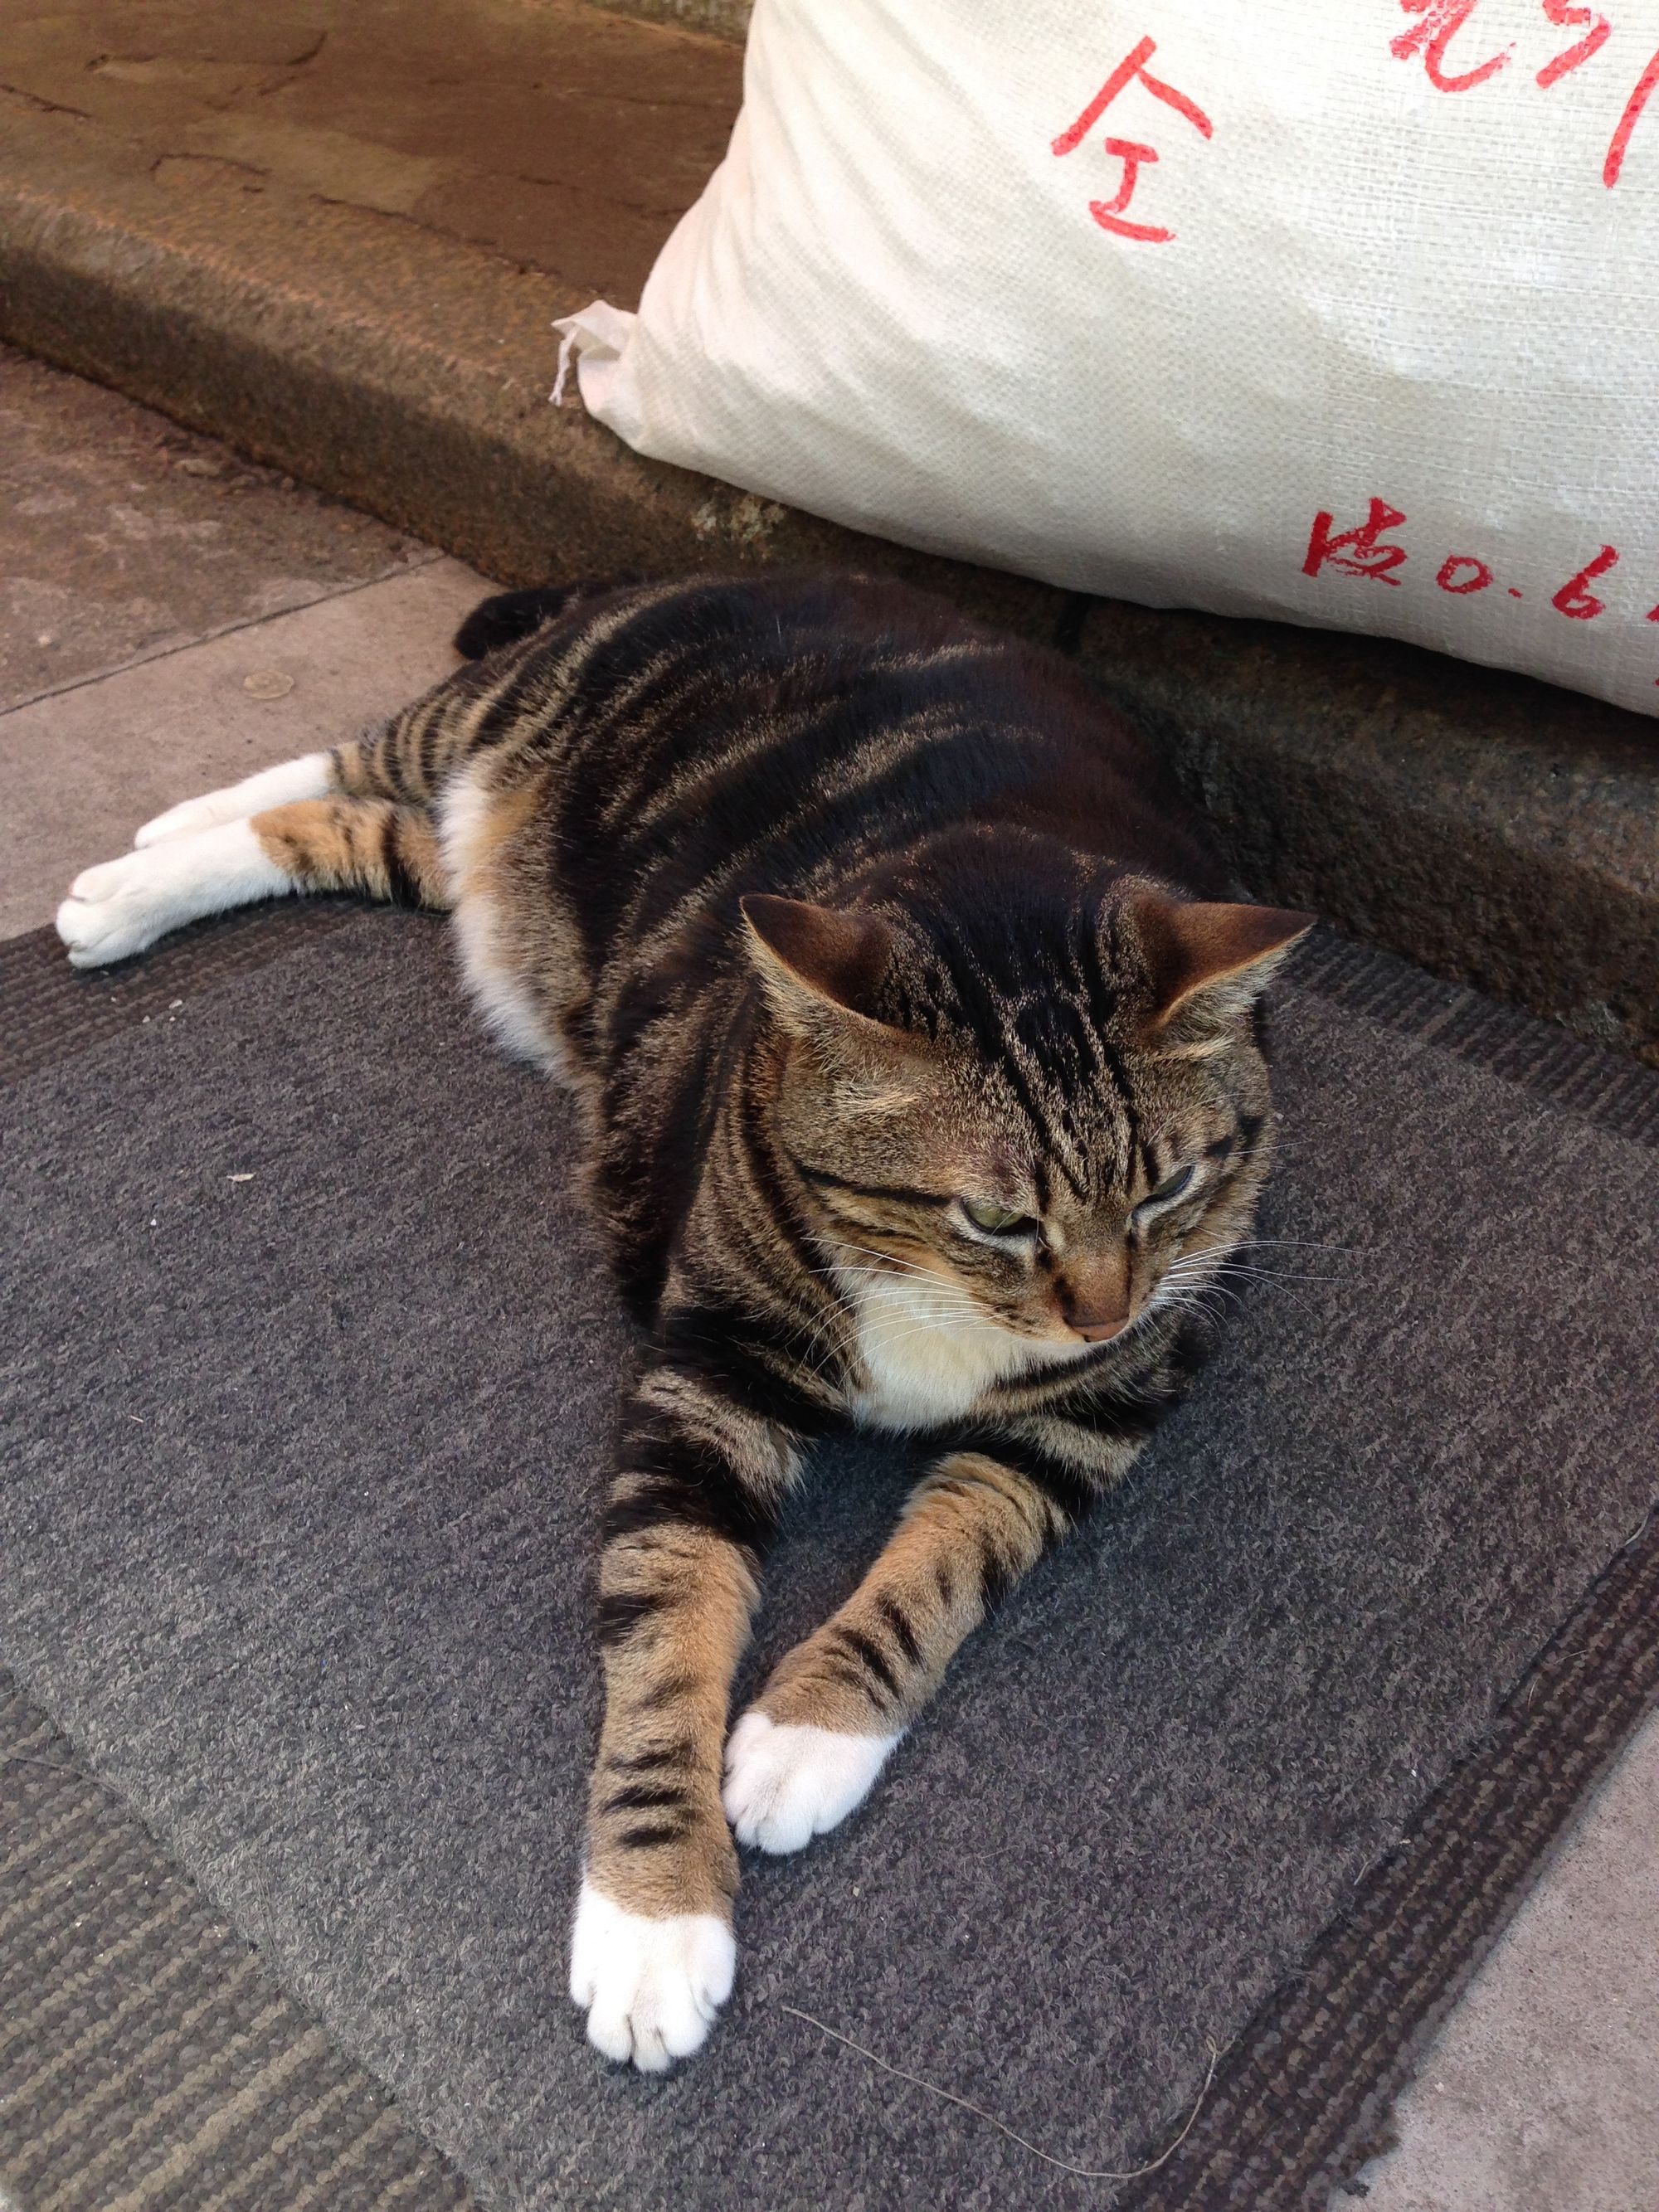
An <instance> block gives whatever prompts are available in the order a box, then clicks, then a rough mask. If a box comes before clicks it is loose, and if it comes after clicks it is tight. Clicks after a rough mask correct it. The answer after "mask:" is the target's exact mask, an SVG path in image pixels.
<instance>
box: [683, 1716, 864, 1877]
mask: <svg viewBox="0 0 1659 2212" xmlns="http://www.w3.org/2000/svg"><path fill="white" fill-rule="evenodd" d="M897 1741H898V1738H897V1736H896V1735H848V1734H847V1733H846V1732H845V1731H844V1730H842V1729H823V1728H811V1727H809V1726H806V1725H805V1724H803V1723H794V1722H788V1721H775V1720H773V1719H772V1718H771V1717H770V1716H769V1714H766V1713H763V1712H761V1711H759V1710H758V1709H757V1710H756V1711H751V1712H747V1713H745V1714H744V1717H743V1718H742V1719H741V1720H740V1721H739V1722H738V1724H737V1726H736V1728H734V1729H732V1735H731V1739H730V1741H728V1742H727V1744H726V1787H725V1789H724V1790H722V1792H721V1793H720V1794H721V1802H723V1804H724V1805H725V1807H726V1819H727V1820H729V1821H730V1822H731V1823H732V1833H733V1834H734V1835H735V1836H736V1838H737V1839H738V1842H739V1843H740V1844H755V1845H756V1846H757V1849H759V1850H763V1851H798V1850H800V1849H801V1847H802V1845H803V1844H810V1843H811V1840H812V1838H813V1837H814V1836H821V1835H823V1832H824V1831H825V1830H826V1829H827V1828H833V1827H834V1826H836V1823H837V1822H838V1821H841V1820H845V1819H846V1818H847V1815H848V1814H849V1813H850V1812H851V1811H852V1809H853V1808H854V1806H855V1805H859V1804H861V1803H862V1802H864V1799H865V1798H866V1796H868V1795H869V1792H870V1786H871V1784H872V1783H873V1782H874V1780H875V1778H876V1777H877V1775H878V1774H879V1773H880V1771H881V1770H882V1767H883V1765H884V1764H885V1762H886V1759H887V1754H888V1753H889V1752H890V1751H891V1750H892V1748H893V1746H894V1745H895V1744H896V1742H897Z"/></svg>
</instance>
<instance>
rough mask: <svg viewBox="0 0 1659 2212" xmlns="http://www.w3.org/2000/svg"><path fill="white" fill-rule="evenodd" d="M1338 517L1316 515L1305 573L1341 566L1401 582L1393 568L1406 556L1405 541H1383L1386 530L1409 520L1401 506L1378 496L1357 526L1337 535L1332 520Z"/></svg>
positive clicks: (1351, 571) (1357, 573)
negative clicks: (1333, 529)
mask: <svg viewBox="0 0 1659 2212" xmlns="http://www.w3.org/2000/svg"><path fill="white" fill-rule="evenodd" d="M1333 520H1334V517H1333V516H1331V515H1329V514H1324V513H1320V514H1316V515H1315V517H1314V526H1313V530H1312V532H1311V534H1310V537H1309V539H1308V557H1307V559H1306V560H1305V561H1304V562H1303V563H1302V573H1303V574H1304V576H1316V575H1317V574H1319V572H1320V570H1321V569H1322V568H1327V567H1329V568H1340V569H1341V570H1342V571H1343V572H1344V574H1346V575H1350V576H1374V577H1375V578H1376V580H1377V582H1378V583H1380V584H1398V583H1399V581H1400V579H1399V577H1398V576H1395V575H1391V574H1389V570H1390V569H1393V568H1398V567H1399V566H1400V564H1401V562H1402V561H1403V560H1404V559H1405V557H1406V549H1405V547H1404V546H1403V545H1384V544H1382V543H1381V542H1380V541H1381V539H1382V536H1383V532H1384V531H1385V530H1397V529H1398V528H1399V527H1400V526H1401V523H1402V522H1404V520H1406V518H1405V516H1404V515H1403V514H1401V512H1400V509H1399V508H1398V507H1390V506H1389V502H1388V501H1387V500H1385V499H1374V500H1373V501H1371V511H1370V513H1369V514H1368V515H1367V516H1366V518H1365V520H1364V521H1363V522H1362V523H1361V524H1360V525H1359V526H1358V528H1357V529H1354V530H1345V531H1343V532H1341V533H1340V536H1338V537H1335V538H1333V537H1332V535H1331V524H1332V522H1333Z"/></svg>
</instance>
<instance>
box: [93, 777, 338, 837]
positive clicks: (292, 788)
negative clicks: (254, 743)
mask: <svg viewBox="0 0 1659 2212" xmlns="http://www.w3.org/2000/svg"><path fill="white" fill-rule="evenodd" d="M329 769H330V756H329V755H328V754H327V753H302V754H301V757H300V758H299V759H298V760H291V761H283V762H282V763H280V764H279V765H278V766H277V767H276V768H266V769H260V771H259V773H258V775H245V776H244V777H243V778H242V781H240V783H228V784H227V785H226V786H225V787H224V789H223V790H222V791H210V792H208V793H206V794H205V795H204V797H203V798H201V799H185V802H184V804H183V805H180V806H169V807H168V809H167V812H166V813H165V814H158V815H157V816H156V817H155V820H154V821H153V822H146V823H145V824H144V826H143V829H141V830H140V831H139V832H138V834H137V836H136V837H135V838H134V839H133V841H132V842H133V843H134V845H135V846H137V847H138V848H140V849H142V848H143V847H144V846H146V845H159V844H160V843H161V842H162V841H163V840H164V839H166V838H168V837H188V836H193V835H194V834H195V833H196V831H197V830H199V829H217V828H218V826H219V824H220V823H222V822H245V821H246V819H247V817H248V816H249V815H250V814H263V813H264V811H265V809H266V808H267V807H268V806H288V805H292V803H293V802H294V801H295V799H321V798H323V797H325V795H326V793H328V792H329V791H330V790H331V787H332V786H331V781H330V775H329Z"/></svg>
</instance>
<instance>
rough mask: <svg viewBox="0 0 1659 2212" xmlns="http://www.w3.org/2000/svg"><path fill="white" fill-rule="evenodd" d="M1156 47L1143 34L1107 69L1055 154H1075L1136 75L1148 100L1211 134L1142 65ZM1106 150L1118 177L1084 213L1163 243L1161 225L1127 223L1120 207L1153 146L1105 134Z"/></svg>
mask: <svg viewBox="0 0 1659 2212" xmlns="http://www.w3.org/2000/svg"><path fill="white" fill-rule="evenodd" d="M1156 52H1158V41H1157V40H1155V39H1143V40H1141V42H1140V44H1139V46H1137V47H1136V48H1135V49H1134V52H1133V53H1131V54H1129V55H1128V56H1127V58H1125V59H1124V60H1123V61H1121V62H1120V63H1119V64H1118V65H1117V67H1116V68H1115V70H1113V71H1112V74H1111V75H1110V76H1109V77H1108V78H1107V80H1106V82H1105V83H1104V84H1103V85H1102V87H1101V88H1100V90H1099V91H1098V92H1097V94H1095V96H1094V98H1093V99H1092V100H1091V101H1090V102H1089V105H1088V106H1086V107H1085V109H1084V111H1083V112H1082V114H1081V115H1079V118H1078V119H1077V121H1076V122H1075V123H1074V124H1073V125H1072V127H1071V129H1070V130H1069V131H1061V132H1060V136H1059V137H1058V138H1056V139H1055V140H1054V147H1053V150H1054V152H1055V153H1056V154H1072V153H1075V152H1076V150H1077V149H1078V148H1079V146H1080V145H1081V144H1082V143H1083V142H1084V140H1085V138H1086V137H1088V135H1089V133H1090V132H1091V131H1092V130H1093V129H1094V127H1095V125H1096V124H1097V123H1098V122H1099V120H1100V118H1101V117H1102V116H1103V114H1104V113H1105V112H1106V110H1107V109H1108V108H1109V106H1111V104H1112V102H1113V101H1114V100H1115V99H1116V98H1117V96H1118V94H1119V93H1121V92H1122V91H1124V90H1125V89H1126V88H1127V87H1128V86H1129V85H1130V84H1132V83H1133V82H1134V81H1135V79H1136V78H1137V77H1138V78H1139V81H1140V82H1141V83H1142V84H1143V85H1144V86H1145V87H1146V90H1147V91H1148V92H1150V93H1151V94H1152V97H1153V99H1154V100H1162V101H1163V102H1164V106H1166V107H1173V108H1174V110H1175V112H1176V114H1177V115H1184V116H1185V117H1186V118H1187V120H1188V123H1190V124H1191V125H1192V126H1193V128H1194V130H1195V131H1197V132H1198V134H1199V136H1200V137H1203V138H1209V137H1213V135H1214V130H1215V126H1214V125H1213V124H1212V122H1211V121H1210V118H1209V117H1208V116H1207V115H1206V113H1205V112H1204V111H1203V109H1202V108H1201V107H1200V106H1196V105H1195V104H1194V102H1193V101H1192V100H1188V97H1187V95H1186V94H1185V93H1184V92H1177V91H1176V88H1175V87H1174V86H1173V85H1172V84H1165V83H1164V80H1163V78H1162V77H1158V76H1153V75H1152V71H1151V70H1149V69H1148V68H1147V67H1146V64H1147V63H1148V62H1149V61H1151V59H1152V56H1153V55H1154V54H1155V53H1156ZM1105 145H1106V151H1107V152H1108V153H1109V155H1111V156H1112V158H1113V160H1114V161H1121V162H1122V164H1123V181H1122V183H1121V185H1119V186H1118V189H1117V195H1116V197H1115V198H1114V199H1109V200H1091V201H1090V203H1089V212H1090V214H1091V216H1093V217H1094V219H1095V221H1096V222H1097V223H1098V224H1099V225H1100V227H1101V228H1102V229H1103V230H1109V231H1111V232H1113V233H1115V235H1116V236H1117V237H1119V238H1133V239H1137V240H1141V241H1142V242H1143V243H1145V244H1147V245H1152V246H1165V245H1167V244H1168V243H1169V241H1170V239H1172V238H1173V237H1174V236H1175V233H1174V231H1172V230H1164V229H1161V228H1159V227H1158V225H1157V224H1155V223H1150V222H1128V221H1127V219H1126V218H1125V216H1124V213H1123V210H1124V209H1125V208H1127V206H1128V204H1129V202H1130V201H1131V199H1133V197H1134V189H1135V182H1136V179H1138V178H1139V174H1140V172H1141V169H1142V168H1143V167H1144V166H1145V165H1146V163H1147V162H1149V161H1157V159H1158V149H1157V148H1156V147H1155V146H1143V145H1140V144H1139V143H1137V142H1136V141H1135V140H1134V139H1132V138H1108V139H1107V140H1106V142H1105Z"/></svg>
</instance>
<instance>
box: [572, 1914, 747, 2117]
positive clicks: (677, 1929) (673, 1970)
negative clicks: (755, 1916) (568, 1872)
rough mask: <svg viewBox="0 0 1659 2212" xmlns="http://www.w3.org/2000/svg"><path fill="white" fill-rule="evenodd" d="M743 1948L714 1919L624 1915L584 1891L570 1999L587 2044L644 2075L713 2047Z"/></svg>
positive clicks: (574, 1940) (574, 1939)
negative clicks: (713, 2031) (580, 2014)
mask: <svg viewBox="0 0 1659 2212" xmlns="http://www.w3.org/2000/svg"><path fill="white" fill-rule="evenodd" d="M737 1960H738V1947H737V1945H736V1943H735V1942H733V1940H732V1930H731V1929H729V1928H728V1927H727V1926H726V1923H725V1922H724V1921H723V1920H719V1919H716V1917H714V1914H713V1913H712V1912H682V1913H678V1914H675V1915H674V1916H672V1917H671V1918H668V1919H664V1920H649V1919H647V1918H646V1917H645V1916H644V1915H643V1914H642V1913H638V1912H625V1911H623V1908H622V1906H621V1905H617V1904H616V1903H614V1902H613V1900H612V1899H610V1898H608V1897H606V1896H605V1893H603V1891H601V1890H597V1889H595V1888H594V1887H593V1885H592V1883H591V1882H587V1881H585V1882H584V1883H583V1884H582V1892H581V1895H580V1898H579V1899H577V1902H576V1923H575V1926H574V1929H572V1930H571V1936H570V1994H571V1996H572V1997H573V1999H574V2001H575V2002H576V2003H577V2004H579V2005H580V2007H581V2008H582V2010H583V2011H584V2012H585V2013H586V2015H587V2039H588V2041H589V2042H590V2043H591V2044H592V2045H593V2046H594V2048H595V2049H596V2050H599V2051H603V2052H604V2053H605V2057H607V2058H616V2059H619V2060H621V2061H623V2063H629V2062H630V2061H631V2062H632V2063H633V2064H634V2065H635V2066H637V2067H638V2068H639V2069H640V2071H641V2073H642V2074H662V2073H665V2072H666V2071H667V2069H668V2068H669V2066H670V2065H671V2063H673V2061H674V2060H675V2059H676V2058H689V2057H690V2055H691V2053H692V2052H693V2051H697V2050H700V2049H701V2048H702V2045H703V2044H704V2043H705V2042H706V2041H707V2040H708V2031H709V2029H710V2028H711V2027H713V2026H714V2016H715V2015H716V2014H717V2013H718V2012H719V2010H720V2007H721V2006H722V2005H723V2004H724V2003H725V2002H726V1999H727V1997H729V1996H731V1994H732V1975H733V1973H734V1972H736V1970H737Z"/></svg>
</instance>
